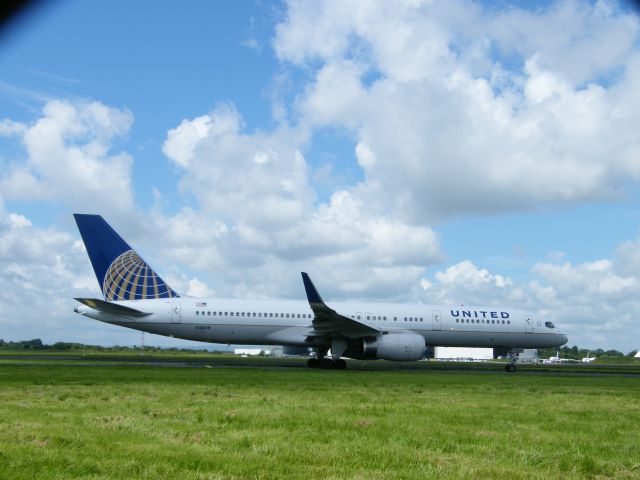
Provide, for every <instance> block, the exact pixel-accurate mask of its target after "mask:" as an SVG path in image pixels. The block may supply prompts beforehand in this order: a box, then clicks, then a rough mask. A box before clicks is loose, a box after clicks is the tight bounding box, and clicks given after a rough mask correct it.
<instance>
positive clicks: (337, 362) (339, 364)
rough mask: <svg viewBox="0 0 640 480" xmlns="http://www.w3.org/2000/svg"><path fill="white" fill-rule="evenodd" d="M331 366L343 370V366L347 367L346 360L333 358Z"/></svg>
mask: <svg viewBox="0 0 640 480" xmlns="http://www.w3.org/2000/svg"><path fill="white" fill-rule="evenodd" d="M333 368H335V369H336V370H344V369H345V368H347V362H345V361H344V360H343V359H341V358H339V359H338V360H334V361H333Z"/></svg>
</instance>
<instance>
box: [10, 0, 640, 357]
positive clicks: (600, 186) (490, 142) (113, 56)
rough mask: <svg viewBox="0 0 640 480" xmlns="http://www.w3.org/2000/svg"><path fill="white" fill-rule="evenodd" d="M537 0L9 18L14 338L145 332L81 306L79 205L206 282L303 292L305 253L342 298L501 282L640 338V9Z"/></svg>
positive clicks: (574, 336)
mask: <svg viewBox="0 0 640 480" xmlns="http://www.w3.org/2000/svg"><path fill="white" fill-rule="evenodd" d="M526 8H527V7H526V3H522V2H516V3H510V2H501V3H499V4H494V3H489V4H487V3H476V2H467V1H455V2H447V3H444V4H435V5H431V4H429V3H426V4H420V2H418V3H416V4H409V3H408V4H404V3H403V2H391V3H388V2H386V3H385V2H381V3H378V2H355V1H354V2H330V1H327V2H290V3H288V2H283V3H271V2H261V1H260V2H248V1H247V2H186V3H182V4H178V3H175V2H133V3H131V2H109V3H104V2H95V1H68V2H52V3H50V4H48V5H44V6H41V7H39V8H36V9H35V10H34V11H32V12H31V13H30V14H29V15H26V16H25V17H24V18H22V19H21V21H20V22H18V23H17V24H16V25H14V27H13V28H12V29H10V30H9V31H8V32H5V33H4V34H3V35H2V37H0V42H1V43H0V46H1V48H0V122H2V123H1V124H0V126H1V127H2V129H0V163H1V164H2V171H3V175H2V176H1V177H0V188H1V190H0V207H1V208H0V210H1V211H0V213H1V219H2V221H3V227H2V230H1V231H0V234H1V235H2V236H3V242H4V244H5V248H4V249H2V250H0V260H1V262H2V263H1V265H0V266H1V267H2V278H1V279H0V282H1V284H2V289H3V290H4V291H5V293H4V294H3V295H4V297H0V305H2V304H4V305H3V308H0V315H2V316H3V317H4V318H7V316H8V315H9V314H10V313H9V312H13V311H15V310H16V309H19V310H20V311H22V312H23V315H22V318H21V319H20V320H16V319H12V320H8V319H6V320H0V322H5V328H4V330H5V332H6V333H5V334H3V335H2V334H0V338H2V337H3V336H4V337H6V338H10V339H18V338H26V337H30V336H41V337H46V338H45V339H47V340H50V341H56V340H68V339H76V340H79V341H87V342H89V341H93V342H95V343H133V342H134V341H136V340H135V339H136V338H137V334H135V333H123V332H122V331H121V330H119V329H115V327H110V326H100V325H98V326H94V325H91V326H87V325H86V324H85V323H82V324H81V325H82V326H81V327H79V325H80V323H78V322H79V320H77V319H75V318H73V317H74V316H73V314H72V313H71V310H72V308H73V300H70V299H72V297H73V296H78V295H82V294H88V293H92V292H93V293H94V294H95V292H96V290H97V285H94V284H95V283H96V282H95V280H92V279H91V272H90V270H89V267H88V261H87V260H86V257H83V255H84V252H82V251H81V248H80V249H79V248H78V246H77V245H76V244H75V242H76V241H77V240H78V238H79V236H78V234H77V232H76V231H75V228H74V225H73V221H72V218H71V213H72V212H74V211H83V212H88V213H102V214H103V215H104V216H105V217H106V218H107V220H108V221H110V222H111V223H112V224H113V225H114V227H116V228H117V229H118V230H119V231H121V233H122V234H123V235H124V236H125V237H126V238H128V239H129V240H130V241H131V243H133V244H134V246H135V247H137V248H138V250H139V251H140V252H141V253H142V254H143V255H144V256H145V258H147V260H149V261H150V262H151V263H153V264H154V266H156V268H157V269H158V270H161V271H162V272H167V273H166V274H165V275H164V276H165V277H167V278H168V279H170V282H172V284H173V285H174V287H176V288H177V289H178V290H182V291H185V292H187V293H191V294H214V295H220V296H258V297H279V296H286V297H291V298H295V297H300V296H301V293H302V291H301V289H300V285H299V280H298V275H299V271H300V269H301V268H306V269H308V270H310V271H311V272H315V278H317V280H316V281H317V283H318V284H319V285H323V284H324V285H326V289H325V290H326V291H327V293H326V294H325V296H326V297H328V298H336V299H338V298H353V297H357V298H366V299H371V300H376V299H379V300H393V301H419V302H423V303H428V302H434V303H443V302H454V303H458V302H461V303H466V304H469V303H484V304H487V303H488V304H509V305H513V306H515V307H521V308H527V309H530V310H532V311H535V312H537V313H538V314H540V315H545V316H549V317H552V318H553V319H554V321H556V322H557V323H559V324H560V325H563V326H564V327H565V330H567V333H568V334H569V336H570V343H572V344H573V343H577V344H579V345H582V346H586V347H590V346H593V347H598V346H603V347H612V348H619V349H622V350H625V351H627V350H631V349H632V348H637V347H638V345H635V344H634V342H633V341H632V340H631V339H630V337H634V338H638V337H639V335H638V333H640V331H639V329H638V326H637V322H635V320H634V318H635V316H636V314H637V313H638V311H639V309H640V303H639V302H638V300H637V298H640V297H639V296H638V294H639V293H640V272H639V271H638V269H640V236H639V233H640V230H639V228H640V188H639V183H640V138H639V135H638V133H637V132H636V130H637V128H634V126H635V125H637V124H638V120H640V117H639V116H638V113H637V112H638V109H637V108H635V109H634V108H633V107H634V105H637V104H638V100H637V99H638V98H640V92H638V86H637V85H638V83H639V82H638V81H637V79H638V78H640V66H639V65H640V60H639V58H640V49H639V48H638V46H639V27H638V18H637V16H636V15H635V14H634V13H633V12H632V11H629V9H628V8H627V6H626V5H624V4H618V3H615V2H608V1H601V2H593V3H591V2H559V3H545V4H538V5H537V6H536V8H535V9H534V10H527V9H526ZM43 139H44V140H43ZM47 142H50V143H47ZM48 151H51V152H55V153H52V154H51V155H50V156H49V155H47V154H46V152H48ZM43 152H44V153H43ZM25 238H28V239H29V241H28V242H27V241H25V240H24V239H25ZM27 246H28V248H27ZM52 258H53V259H56V260H55V261H54V260H52ZM634 262H637V263H634ZM635 267H637V268H635ZM31 268H35V269H37V271H38V272H39V273H38V275H39V276H42V277H43V278H49V280H50V281H49V282H46V281H44V280H42V281H41V282H42V283H38V282H34V281H33V280H31V279H28V278H27V277H28V276H27V275H26V274H25V273H24V271H26V270H28V269H31ZM52 279H53V282H54V283H55V282H60V283H64V282H67V283H70V284H69V285H64V286H59V287H55V288H54V287H52V286H51V285H50V284H51V280H52ZM171 279H172V280H171ZM92 282H93V283H92ZM39 285H44V286H45V288H44V290H45V291H44V292H43V291H41V292H40V293H39V294H38V295H37V296H38V299H37V300H35V296H34V295H35V293H30V292H31V290H38V288H39ZM178 287H179V288H178ZM22 291H26V292H27V293H24V294H22V293H20V292H22ZM7 292H9V293H7ZM43 316H47V317H48V318H49V320H47V322H46V323H45V325H47V326H48V327H49V329H48V330H47V334H46V335H45V334H42V333H41V332H42V328H41V325H42V323H41V321H40V319H41V318H42V317H43ZM603 322H604V323H603ZM132 339H134V340H132ZM154 341H157V342H158V343H162V342H164V340H163V339H160V338H157V339H154ZM174 343H175V342H174Z"/></svg>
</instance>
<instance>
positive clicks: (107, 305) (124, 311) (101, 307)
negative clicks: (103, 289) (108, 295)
mask: <svg viewBox="0 0 640 480" xmlns="http://www.w3.org/2000/svg"><path fill="white" fill-rule="evenodd" d="M76 300H77V301H79V302H80V303H82V304H84V305H86V306H87V307H90V308H93V309H94V310H98V311H100V312H105V313H110V314H112V315H119V316H121V317H146V316H148V315H151V313H147V312H142V311H140V310H136V309H135V308H131V307H125V306H124V305H118V304H117V303H111V302H105V301H104V300H99V299H97V298H76Z"/></svg>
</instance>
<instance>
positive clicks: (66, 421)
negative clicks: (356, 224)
mask: <svg viewBox="0 0 640 480" xmlns="http://www.w3.org/2000/svg"><path fill="white" fill-rule="evenodd" d="M243 360H247V359H243ZM263 362H264V361H263ZM214 363H215V362H214ZM280 364H281V363H278V365H280ZM381 364H383V363H382V362H379V363H378V364H377V365H381ZM639 425H640V377H637V376H636V377H634V376H631V375H629V376H611V375H599V376H593V377H592V376H584V375H555V374H540V375H536V374H527V373H526V372H525V373H522V374H515V375H513V374H511V375H510V374H507V373H504V372H501V371H499V370H496V371H475V372H474V371H468V372H465V371H442V370H420V369H417V370H401V371H379V370H366V369H357V368H356V369H353V370H347V371H324V370H308V369H303V368H264V367H263V368H237V367H234V366H233V365H229V366H224V365H222V366H219V367H216V368H159V367H154V366H145V365H135V364H132V365H117V366H102V365H97V366H95V365H93V366H88V365H85V364H83V363H82V362H78V363H73V362H68V363H67V364H63V365H58V364H56V365H45V364H37V365H28V364H22V365H18V364H11V362H9V361H5V362H4V363H2V364H0V478H2V479H5V478H6V479H19V478H104V479H107V478H122V479H125V478H126V479H129V478H185V479H191V478H193V479H196V478H283V477H289V478H304V479H314V478H336V479H338V478H367V479H369V478H385V479H386V478H465V479H469V478H496V479H498V478H505V479H525V478H526V479H529V478H640V428H639Z"/></svg>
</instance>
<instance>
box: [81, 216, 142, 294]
mask: <svg viewBox="0 0 640 480" xmlns="http://www.w3.org/2000/svg"><path fill="white" fill-rule="evenodd" d="M73 216H74V218H75V219H76V223H77V224H78V230H80V235H81V236H82V241H83V242H84V245H85V247H87V253H88V254H89V260H91V265H92V266H93V271H94V272H95V274H96V278H97V279H98V282H99V283H100V287H102V283H103V281H104V276H105V274H106V273H107V270H108V268H109V265H111V262H113V261H114V260H115V259H116V258H118V256H120V255H122V254H123V253H124V252H126V251H127V250H131V247H130V246H129V245H127V242H125V241H124V240H123V239H122V237H120V235H118V234H117V233H116V231H115V230H114V229H113V228H111V226H110V225H109V224H108V223H107V222H105V221H104V219H103V218H102V217H101V216H100V215H84V214H79V213H76V214H74V215H73Z"/></svg>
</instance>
